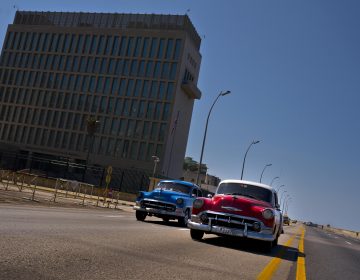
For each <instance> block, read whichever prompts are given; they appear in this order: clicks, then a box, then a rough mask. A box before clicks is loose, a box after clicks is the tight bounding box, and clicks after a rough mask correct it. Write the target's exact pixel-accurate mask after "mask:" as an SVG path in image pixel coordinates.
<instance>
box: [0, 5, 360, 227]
mask: <svg viewBox="0 0 360 280" xmlns="http://www.w3.org/2000/svg"><path fill="white" fill-rule="evenodd" d="M13 5H16V6H17V7H18V8H19V9H20V10H43V11H89V12H119V13H121V12H129V13H160V14H184V13H186V11H187V10H188V9H190V12H189V13H188V14H189V16H190V18H191V20H192V22H193V24H194V25H195V27H196V29H197V31H198V32H199V34H200V35H201V36H202V37H203V41H202V46H201V53H202V57H203V60H202V65H201V71H200V79H199V84H198V86H199V88H200V89H201V90H202V92H203V97H202V99H201V100H200V101H196V104H195V107H194V112H193V120H192V124H191V130H190V136H189V141H188V147H187V156H191V157H193V158H194V159H195V160H199V158H200V148H201V141H202V137H203V131H204V125H205V120H206V116H207V113H208V110H209V108H210V106H211V104H212V102H213V100H214V99H215V97H216V96H217V94H218V93H219V91H221V90H231V91H232V94H231V95H228V96H226V97H223V98H222V99H220V100H219V102H218V103H217V104H216V107H215V108H214V110H213V113H212V116H211V119H210V123H209V130H208V137H207V142H206V147H205V154H204V162H205V163H207V165H208V167H209V172H210V173H211V174H214V175H217V176H219V177H220V178H222V179H228V178H240V174H241V166H242V159H243V157H244V153H245V150H246V148H247V146H248V145H249V144H250V142H251V141H252V140H253V139H255V140H261V142H260V143H259V144H257V145H255V146H253V147H252V149H251V150H250V151H249V153H248V157H247V162H246V166H245V173H244V178H245V179H248V180H259V177H260V173H261V171H262V169H263V167H264V166H265V164H267V163H272V164H273V165H272V166H271V167H269V168H268V169H266V171H265V173H264V177H263V182H265V183H270V181H271V180H272V179H273V178H274V177H276V176H280V179H279V180H276V181H275V182H274V184H273V185H274V186H275V187H277V186H279V185H281V184H285V189H286V190H287V192H288V193H289V194H290V195H291V197H292V202H291V204H290V207H289V214H290V217H296V218H298V219H302V220H306V221H307V220H311V221H313V222H317V223H322V224H327V223H329V224H331V225H333V226H338V227H342V228H348V229H353V230H358V231H360V218H359V214H360V208H359V204H360V203H359V198H360V184H359V176H360V148H359V145H360V36H359V27H360V16H359V15H360V1H357V0H347V1H343V0H337V1H335V0H318V1H315V0H301V1H300V0H298V1H289V0H283V1H276V0H273V1H268V0H263V1H260V0H259V1H256V0H251V1H250V0H246V1H245V0H244V1H240V0H236V1H235V0H234V1H230V0H229V1H220V0H218V1H210V0H197V1H189V0H185V1H184V0H173V1H168V0H164V1H160V0H159V1H149V0H142V1H140V0H139V1H137V0H128V1H122V0H113V1H111V0H102V1H91V0H87V1H84V0H77V1H66V0H63V1H46V0H44V1H40V0H39V1H29V0H27V1H20V0H18V1H8V0H2V1H1V3H0V40H1V41H0V42H1V44H2V40H3V38H4V34H5V31H6V26H7V24H9V23H11V22H12V20H13V16H14V13H15V9H14V8H13Z"/></svg>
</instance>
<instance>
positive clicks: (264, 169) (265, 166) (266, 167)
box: [260, 163, 272, 183]
mask: <svg viewBox="0 0 360 280" xmlns="http://www.w3.org/2000/svg"><path fill="white" fill-rule="evenodd" d="M271 165H272V163H269V164H267V165H265V166H264V169H263V171H262V172H261V175H260V183H261V179H262V176H263V174H264V171H265V169H266V168H267V167H269V166H271Z"/></svg>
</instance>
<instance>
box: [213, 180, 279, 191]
mask: <svg viewBox="0 0 360 280" xmlns="http://www.w3.org/2000/svg"><path fill="white" fill-rule="evenodd" d="M222 183H238V184H247V185H253V186H257V187H260V188H264V189H268V190H270V191H273V192H275V189H274V188H273V187H271V186H269V185H266V184H262V183H259V182H253V181H246V180H236V179H227V180H223V181H221V182H220V184H222ZM220 184H219V185H220Z"/></svg>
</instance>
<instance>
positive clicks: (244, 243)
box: [201, 236, 300, 262]
mask: <svg viewBox="0 0 360 280" xmlns="http://www.w3.org/2000/svg"><path fill="white" fill-rule="evenodd" d="M201 242H203V243H206V244H209V245H213V246H218V247H224V248H228V249H233V250H241V251H246V252H249V253H253V254H257V255H264V256H271V257H278V258H281V259H283V260H288V261H292V262H295V261H296V260H297V257H298V254H300V253H299V252H298V249H297V248H294V247H289V246H284V245H280V244H279V245H277V246H275V247H273V248H272V249H271V251H269V250H268V249H267V248H266V247H267V244H265V243H263V242H261V241H257V240H251V239H244V238H233V237H219V236H215V237H206V236H205V238H204V239H203V240H202V241H201Z"/></svg>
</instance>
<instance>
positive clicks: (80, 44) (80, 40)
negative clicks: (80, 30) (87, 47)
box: [75, 35, 88, 53]
mask: <svg viewBox="0 0 360 280" xmlns="http://www.w3.org/2000/svg"><path fill="white" fill-rule="evenodd" d="M87 36H88V35H87ZM83 44H84V36H83V35H79V37H78V40H77V44H76V49H75V52H76V53H81V52H82V50H83Z"/></svg>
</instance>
